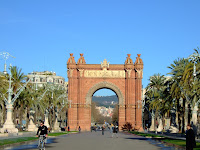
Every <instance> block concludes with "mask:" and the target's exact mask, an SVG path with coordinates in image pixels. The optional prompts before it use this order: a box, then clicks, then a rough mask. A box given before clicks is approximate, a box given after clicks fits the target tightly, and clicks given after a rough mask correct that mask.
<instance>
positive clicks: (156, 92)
mask: <svg viewBox="0 0 200 150" xmlns="http://www.w3.org/2000/svg"><path fill="white" fill-rule="evenodd" d="M165 82H166V78H165V77H164V75H160V74H154V75H153V76H151V77H150V83H149V84H148V85H147V88H146V91H147V92H146V93H145V95H146V97H147V102H148V103H149V109H150V110H152V111H155V116H156V117H155V119H156V118H157V117H158V116H160V117H161V118H162V119H163V121H164V115H165V113H166V111H167V105H166V102H165V99H164V95H163V94H164V90H165V89H166V87H165Z"/></svg>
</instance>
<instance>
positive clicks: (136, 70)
mask: <svg viewBox="0 0 200 150" xmlns="http://www.w3.org/2000/svg"><path fill="white" fill-rule="evenodd" d="M67 69H68V71H67V74H68V100H71V104H70V106H71V107H70V108H69V109H68V126H69V127H70V129H71V130H77V129H78V127H79V126H80V127H81V129H82V130H83V131H84V130H85V131H86V130H87V131H89V130H90V126H91V108H90V107H91V101H92V95H93V94H94V93H95V92H96V91H97V90H99V89H103V88H108V89H111V90H113V91H114V92H115V93H116V95H117V96H118V99H119V129H121V126H123V124H125V123H126V122H130V123H131V124H132V125H133V127H134V128H135V129H137V130H143V128H142V102H141V100H142V98H141V96H142V76H143V61H142V59H141V58H140V54H138V57H137V58H136V61H135V63H133V61H132V59H131V58H130V54H128V57H127V59H126V61H125V64H120V65H116V64H111V65H110V64H109V63H108V62H107V61H106V60H104V61H103V63H101V64H86V62H85V59H84V57H83V54H80V58H79V60H78V62H77V63H76V62H75V59H74V57H73V54H70V58H69V59H68V61H67Z"/></svg>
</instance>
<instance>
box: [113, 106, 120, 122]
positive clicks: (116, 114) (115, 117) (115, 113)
mask: <svg viewBox="0 0 200 150" xmlns="http://www.w3.org/2000/svg"><path fill="white" fill-rule="evenodd" d="M118 120H119V107H118V105H117V104H116V105H115V108H114V110H113V115H112V122H113V123H115V122H118Z"/></svg>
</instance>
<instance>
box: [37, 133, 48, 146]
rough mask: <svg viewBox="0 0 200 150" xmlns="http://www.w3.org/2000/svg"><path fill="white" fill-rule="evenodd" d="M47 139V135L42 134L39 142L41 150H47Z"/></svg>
mask: <svg viewBox="0 0 200 150" xmlns="http://www.w3.org/2000/svg"><path fill="white" fill-rule="evenodd" d="M45 139H46V136H45V135H40V137H39V143H38V148H39V150H45Z"/></svg>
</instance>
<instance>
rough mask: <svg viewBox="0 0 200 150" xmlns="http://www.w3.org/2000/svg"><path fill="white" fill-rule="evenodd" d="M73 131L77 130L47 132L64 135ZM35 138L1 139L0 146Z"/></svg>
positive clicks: (53, 134) (52, 134)
mask: <svg viewBox="0 0 200 150" xmlns="http://www.w3.org/2000/svg"><path fill="white" fill-rule="evenodd" d="M74 132H77V131H70V132H55V133H49V134H48V136H60V135H65V134H69V133H74ZM37 139H38V137H19V138H10V139H3V140H0V146H4V145H8V144H15V143H21V142H25V141H32V140H37Z"/></svg>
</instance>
